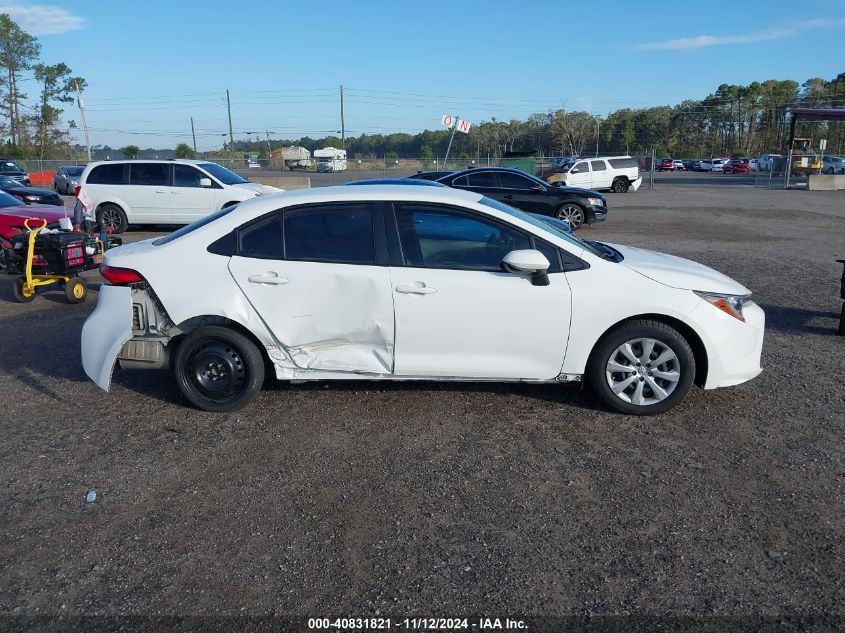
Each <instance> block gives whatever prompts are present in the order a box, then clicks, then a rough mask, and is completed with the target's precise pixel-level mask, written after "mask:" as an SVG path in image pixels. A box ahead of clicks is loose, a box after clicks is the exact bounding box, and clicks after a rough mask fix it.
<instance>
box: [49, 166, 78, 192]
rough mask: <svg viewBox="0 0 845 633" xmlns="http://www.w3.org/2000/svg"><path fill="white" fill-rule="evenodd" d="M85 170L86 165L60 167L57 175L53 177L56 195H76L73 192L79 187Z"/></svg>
mask: <svg viewBox="0 0 845 633" xmlns="http://www.w3.org/2000/svg"><path fill="white" fill-rule="evenodd" d="M84 170H85V165H70V166H65V167H59V168H58V169H57V170H56V175H55V176H53V189H55V190H56V193H61V194H64V195H66V196H72V195H74V194H73V192H74V191H76V188H77V187H78V186H79V178H80V176H82V172H83V171H84Z"/></svg>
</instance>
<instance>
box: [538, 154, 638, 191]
mask: <svg viewBox="0 0 845 633" xmlns="http://www.w3.org/2000/svg"><path fill="white" fill-rule="evenodd" d="M546 182H547V183H549V184H550V185H566V186H568V187H582V188H585V189H592V190H594V191H599V190H601V191H605V190H609V191H613V192H615V193H625V192H626V191H628V190H629V189H633V190H634V191H636V190H637V189H639V188H640V185H641V184H642V178H641V177H640V167H639V165H638V164H637V161H636V160H634V159H633V158H631V157H630V156H598V157H595V158H583V159H579V158H576V159H570V160H569V161H567V162H565V163H563V164H562V165H561V166H560V167H558V168H556V170H555V171H554V172H553V173H552V174H550V175H549V176H547V177H546Z"/></svg>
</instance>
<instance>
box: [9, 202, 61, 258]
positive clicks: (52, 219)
mask: <svg viewBox="0 0 845 633" xmlns="http://www.w3.org/2000/svg"><path fill="white" fill-rule="evenodd" d="M66 215H67V217H70V218H71V219H73V211H71V210H69V209H68V210H67V214H65V210H64V209H63V208H61V207H56V206H53V205H46V204H24V203H23V202H21V201H20V200H18V199H17V198H15V197H13V196H10V195H9V194H8V193H3V192H2V191H0V249H3V248H8V247H10V246H11V244H9V242H8V239H9V238H10V237H12V236H13V235H17V234H18V233H23V232H24V231H25V230H26V228H25V227H24V225H23V223H24V220H26V219H27V218H41V219H44V220H47V223H48V224H53V223H56V222H58V221H59V220H60V219H62V218H63V217H65V216H66ZM5 267H6V258H5V257H4V256H3V251H2V250H0V269H2V268H5Z"/></svg>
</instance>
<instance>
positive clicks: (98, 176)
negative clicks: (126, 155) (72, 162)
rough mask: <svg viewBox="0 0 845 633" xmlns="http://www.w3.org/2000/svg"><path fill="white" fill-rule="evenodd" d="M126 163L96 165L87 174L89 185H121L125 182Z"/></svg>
mask: <svg viewBox="0 0 845 633" xmlns="http://www.w3.org/2000/svg"><path fill="white" fill-rule="evenodd" d="M126 167H127V165H126V164H121V163H115V164H113V165H98V166H97V167H94V169H92V170H91V173H89V174H88V180H87V182H88V184H89V185H122V184H124V183H125V182H126V176H127V171H128V170H127V169H126Z"/></svg>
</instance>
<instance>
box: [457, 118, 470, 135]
mask: <svg viewBox="0 0 845 633" xmlns="http://www.w3.org/2000/svg"><path fill="white" fill-rule="evenodd" d="M471 127H472V123H470V122H469V121H466V120H465V119H461V120H460V121H458V132H463V133H464V134H469V128H471Z"/></svg>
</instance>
